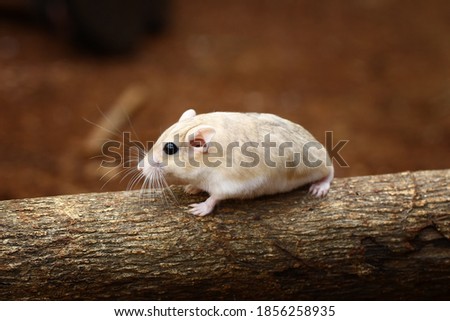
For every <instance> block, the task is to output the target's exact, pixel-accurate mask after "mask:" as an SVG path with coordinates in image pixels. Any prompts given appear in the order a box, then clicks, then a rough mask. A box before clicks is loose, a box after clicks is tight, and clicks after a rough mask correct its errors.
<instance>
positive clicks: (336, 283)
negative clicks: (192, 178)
mask: <svg viewBox="0 0 450 321" xmlns="http://www.w3.org/2000/svg"><path fill="white" fill-rule="evenodd" d="M449 182H450V170H437V171H421V172H414V173H411V172H405V173H398V174H388V175H380V176H366V177H350V178H341V179H336V180H335V181H334V182H333V184H332V188H331V191H330V193H329V195H328V196H327V197H325V198H323V199H315V198H312V197H310V196H308V195H307V189H306V188H302V189H299V190H296V191H293V192H291V193H286V194H280V195H275V196H270V197H262V198H258V199H255V200H245V201H239V200H230V201H224V202H222V203H221V204H220V205H219V206H218V207H217V209H216V211H215V213H214V214H212V215H209V216H206V217H195V216H192V215H191V214H189V213H188V211H187V209H188V207H187V205H188V204H190V203H193V202H198V201H203V200H204V199H205V198H206V195H205V194H201V195H198V196H190V195H184V194H183V192H182V189H181V188H178V187H176V188H173V192H174V194H175V195H176V197H177V199H178V204H171V203H169V204H164V202H163V201H162V199H163V197H161V199H160V200H155V199H152V198H150V197H141V196H140V194H139V192H136V191H129V192H114V193H101V194H79V195H67V196H57V197H45V198H34V199H22V200H10V201H3V202H0V299H1V300H42V299H51V300H80V299H81V300H100V299H101V300H110V299H120V300H159V299H161V300H196V299H204V300H209V299H216V300H220V299H231V300H233V299H238V300H246V299H259V300H272V299H277V300H316V299H320V300H342V299H348V300H354V299H360V300H367V299H369V300H370V299H377V300H378V299H382V300H390V299H408V300H409V299H413V300H423V299H442V300H449V299H450V240H449V237H450V192H449V186H450V184H449Z"/></svg>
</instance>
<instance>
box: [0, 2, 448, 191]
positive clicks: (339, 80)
mask: <svg viewBox="0 0 450 321" xmlns="http://www.w3.org/2000/svg"><path fill="white" fill-rule="evenodd" d="M449 35H450V2H449V1H447V0H431V1H400V0H398V1H396V0H378V1H377V0H358V1H357V0H352V1H309V0H279V1H263V0H245V1H242V0H231V1H216V0H208V1H203V0H202V1H200V0H192V1H174V4H173V7H172V14H171V23H170V26H169V28H168V29H167V30H166V31H165V32H164V33H163V34H161V35H159V36H148V37H144V38H143V39H141V41H140V42H139V44H138V46H137V48H136V49H135V50H134V52H133V53H131V54H128V55H123V56H114V57H106V56H95V55H91V54H89V53H88V52H86V51H82V50H79V49H77V48H75V47H74V46H73V45H72V44H71V43H70V42H69V41H68V39H66V38H65V37H64V36H63V35H59V34H57V33H54V32H53V33H52V32H49V30H47V29H46V28H43V27H40V26H37V25H34V24H32V23H24V21H16V20H14V19H1V20H0V128H1V132H0V146H1V150H0V153H1V159H0V165H1V166H0V199H11V198H24V197H34V196H45V195H56V194H66V193H80V192H98V191H101V190H103V191H108V190H120V189H124V188H126V186H127V183H128V181H127V180H125V181H124V182H120V175H119V176H118V177H117V178H116V179H111V180H110V181H109V182H108V183H107V184H106V185H105V186H104V187H103V188H102V186H103V185H104V183H105V181H106V180H105V179H103V180H100V176H101V174H102V171H101V170H100V171H98V166H99V164H100V158H95V159H91V156H92V155H89V154H88V153H86V151H85V149H86V144H87V141H88V139H89V137H90V134H91V132H92V131H93V130H95V126H93V125H92V124H90V123H89V122H88V121H86V120H89V121H91V122H94V123H100V122H102V119H104V117H103V116H102V113H101V112H100V110H101V111H103V112H108V110H109V109H110V108H111V106H112V105H113V104H114V102H115V101H116V100H117V99H118V97H119V96H120V95H121V93H123V92H124V91H125V90H126V89H127V88H129V87H130V86H132V85H139V86H144V87H145V88H147V89H148V91H147V94H148V96H147V98H146V100H145V101H144V105H143V107H142V108H141V109H139V111H138V112H136V113H135V114H133V115H132V117H131V122H132V124H133V127H134V130H135V131H136V135H135V136H134V137H136V136H137V137H140V138H141V139H142V140H155V139H156V138H157V137H158V136H159V134H160V133H161V131H162V130H164V129H165V128H166V127H167V126H168V125H170V124H171V123H173V122H174V121H176V120H177V119H178V117H179V115H180V114H181V113H182V112H183V111H184V110H185V109H186V108H187V107H195V108H196V109H197V111H198V112H210V111H214V110H224V111H256V112H271V113H276V114H278V115H280V116H282V117H285V118H288V119H291V120H293V121H295V122H298V123H300V124H302V125H303V126H304V127H305V128H307V129H309V130H310V131H311V132H312V133H313V134H314V135H315V136H316V137H317V138H318V140H319V141H321V142H324V139H325V134H324V133H325V131H332V132H333V135H334V142H335V143H337V141H339V140H349V143H348V144H347V145H346V146H345V147H344V148H343V149H342V152H341V155H342V156H343V158H344V159H345V161H346V162H347V163H348V165H349V166H348V167H345V168H342V167H339V166H337V165H336V171H337V176H341V177H342V176H354V175H369V174H382V173H390V172H398V171H407V170H411V171H412V170H421V169H439V168H449V165H450V162H449V161H450V41H449V39H450V38H449ZM119 130H121V131H122V130H123V131H132V129H131V126H130V125H129V124H126V125H125V126H124V127H122V128H119ZM99 153H100V151H99Z"/></svg>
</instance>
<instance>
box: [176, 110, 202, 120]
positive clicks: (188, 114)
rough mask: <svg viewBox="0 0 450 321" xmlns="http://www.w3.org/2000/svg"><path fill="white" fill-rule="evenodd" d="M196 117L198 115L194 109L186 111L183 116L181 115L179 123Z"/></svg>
mask: <svg viewBox="0 0 450 321" xmlns="http://www.w3.org/2000/svg"><path fill="white" fill-rule="evenodd" d="M195 115H197V113H196V112H195V110H193V109H188V110H186V111H185V112H184V113H183V115H181V117H180V119H179V120H178V121H182V120H185V119H189V118H192V117H194V116H195Z"/></svg>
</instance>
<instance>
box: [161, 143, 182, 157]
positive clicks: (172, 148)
mask: <svg viewBox="0 0 450 321" xmlns="http://www.w3.org/2000/svg"><path fill="white" fill-rule="evenodd" d="M163 151H164V153H166V154H167V155H173V154H175V153H176V152H178V146H177V145H175V144H174V143H166V144H165V145H164V148H163Z"/></svg>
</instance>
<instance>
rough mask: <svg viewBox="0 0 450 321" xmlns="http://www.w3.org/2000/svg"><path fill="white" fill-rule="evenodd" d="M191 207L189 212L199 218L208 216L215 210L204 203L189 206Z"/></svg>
mask: <svg viewBox="0 0 450 321" xmlns="http://www.w3.org/2000/svg"><path fill="white" fill-rule="evenodd" d="M189 206H190V207H191V209H190V210H189V212H190V213H191V214H194V215H197V216H205V215H208V214H209V213H211V212H212V210H213V209H214V206H212V207H211V206H210V205H209V204H208V203H206V202H203V203H196V204H191V205H189Z"/></svg>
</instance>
